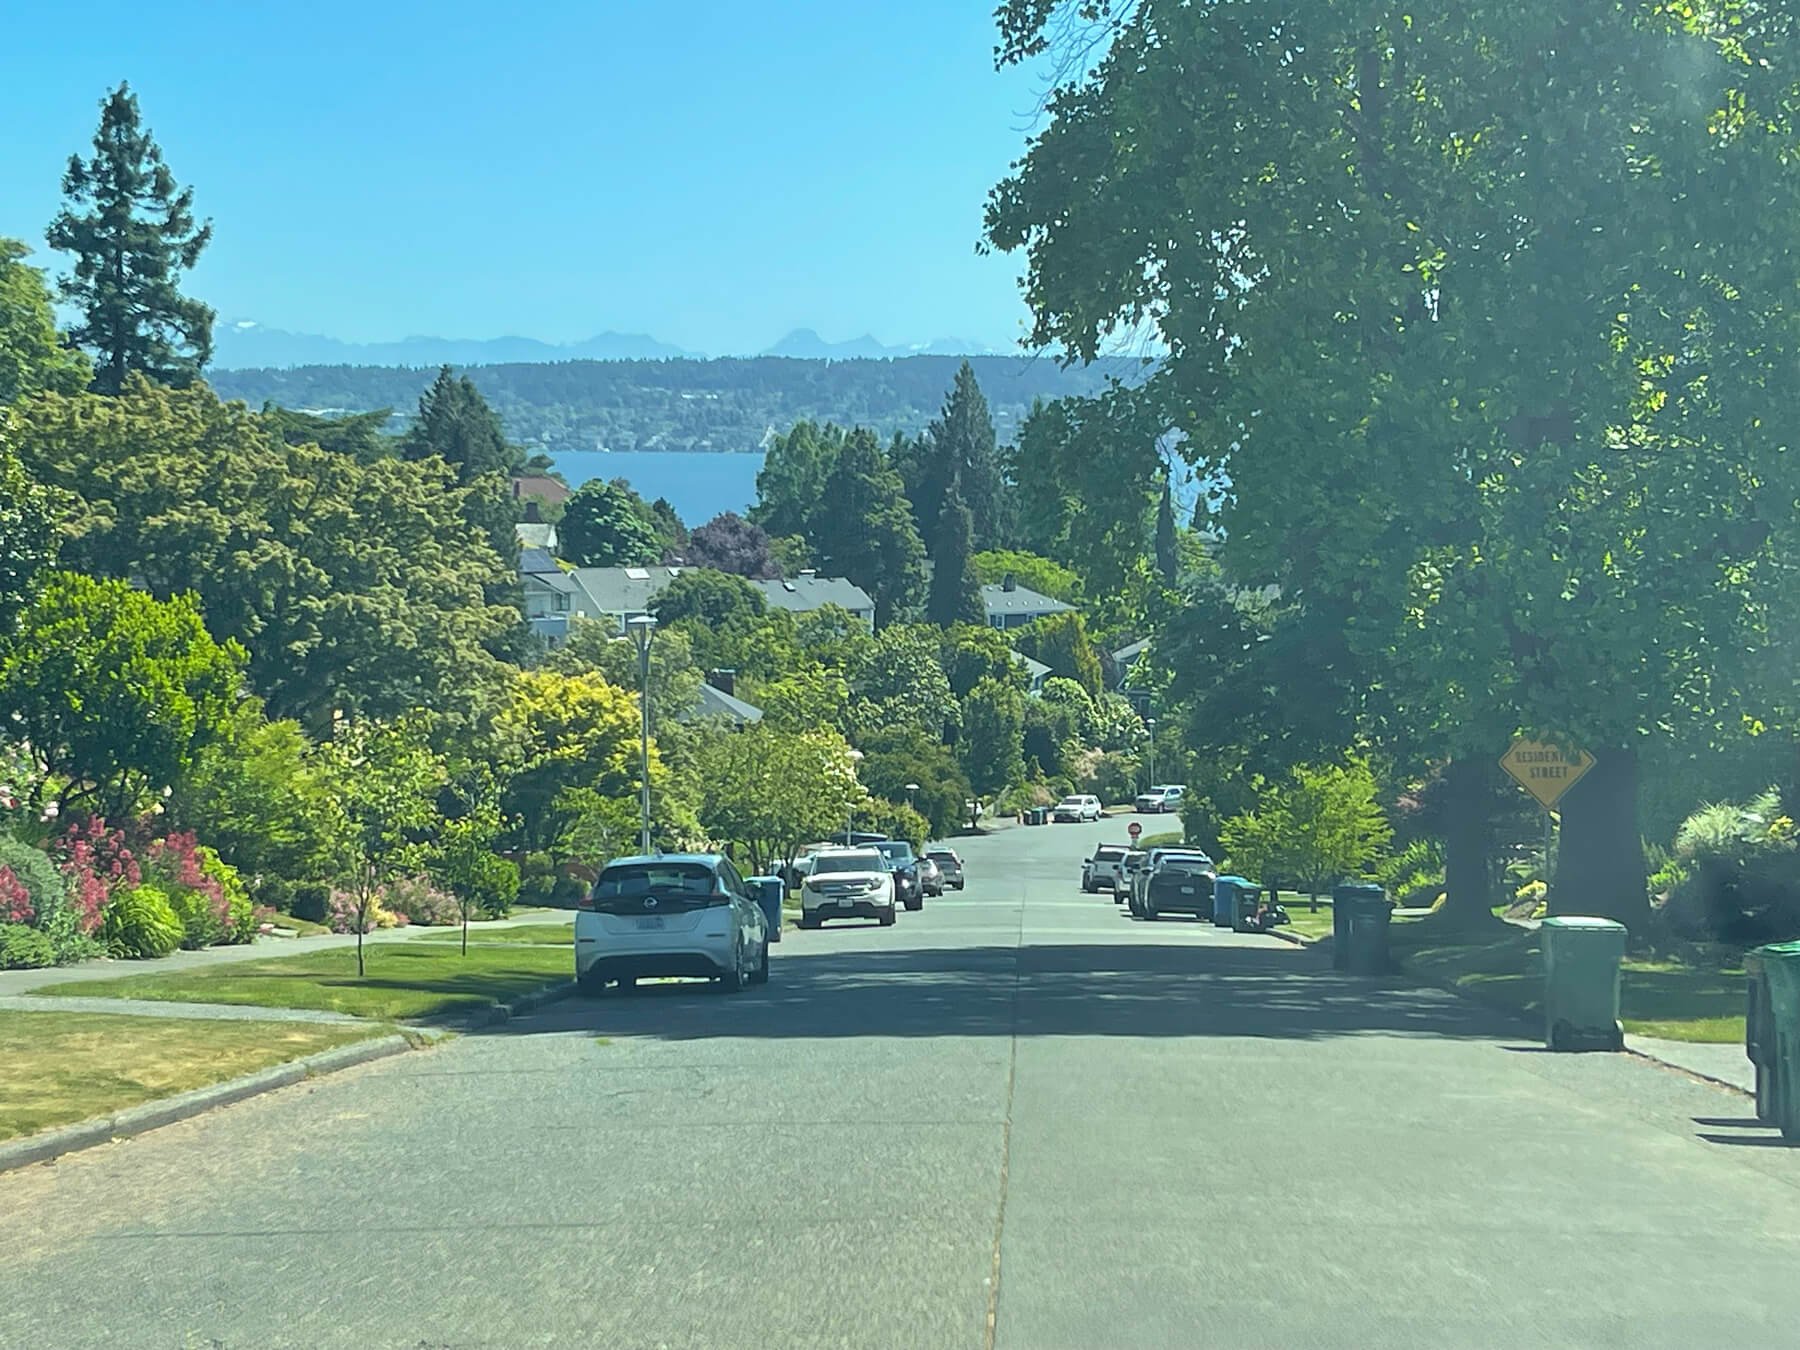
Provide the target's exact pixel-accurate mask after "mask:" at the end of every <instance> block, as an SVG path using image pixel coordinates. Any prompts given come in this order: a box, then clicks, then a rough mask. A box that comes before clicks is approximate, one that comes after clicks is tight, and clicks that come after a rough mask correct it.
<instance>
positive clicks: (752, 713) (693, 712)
mask: <svg viewBox="0 0 1800 1350" xmlns="http://www.w3.org/2000/svg"><path fill="white" fill-rule="evenodd" d="M703 717H722V718H726V719H728V720H729V721H732V722H736V723H737V724H738V725H739V726H743V725H744V724H746V723H749V722H760V721H762V717H763V711H762V709H761V708H759V707H757V706H756V705H755V704H754V703H746V702H744V700H743V699H741V698H737V697H735V696H733V695H731V694H728V693H726V692H725V691H724V690H723V689H714V688H713V687H712V686H711V685H710V684H703V685H701V686H700V694H699V697H698V698H696V699H695V700H694V706H693V707H692V708H690V709H689V710H688V711H687V712H686V713H684V714H683V715H682V717H681V720H682V721H683V722H692V721H697V720H699V719H700V718H703Z"/></svg>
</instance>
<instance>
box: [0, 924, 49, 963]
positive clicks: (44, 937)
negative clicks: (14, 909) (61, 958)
mask: <svg viewBox="0 0 1800 1350" xmlns="http://www.w3.org/2000/svg"><path fill="white" fill-rule="evenodd" d="M55 964H56V948H55V946H54V945H52V943H51V941H50V938H49V935H48V934H46V933H40V932H38V930H37V929H35V928H27V927H26V926H25V925H24V924H22V923H0V970H38V969H41V968H42V967H44V966H53V965H55Z"/></svg>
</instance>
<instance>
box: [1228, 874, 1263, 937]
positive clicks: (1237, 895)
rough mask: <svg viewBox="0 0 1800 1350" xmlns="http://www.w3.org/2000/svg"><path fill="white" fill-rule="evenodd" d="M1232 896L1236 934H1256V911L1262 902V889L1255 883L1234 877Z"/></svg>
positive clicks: (1232, 919) (1232, 921)
mask: <svg viewBox="0 0 1800 1350" xmlns="http://www.w3.org/2000/svg"><path fill="white" fill-rule="evenodd" d="M1232 880H1233V882H1234V883H1235V884H1234V885H1233V886H1232V896H1231V927H1232V930H1233V931H1234V932H1238V933H1254V932H1256V931H1257V927H1256V910H1257V906H1258V905H1259V904H1260V903H1261V901H1262V887H1261V886H1258V885H1257V884H1256V883H1255V882H1254V881H1245V880H1244V879H1243V878H1242V877H1234V878H1233V879H1232Z"/></svg>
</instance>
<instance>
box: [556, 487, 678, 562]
mask: <svg viewBox="0 0 1800 1350" xmlns="http://www.w3.org/2000/svg"><path fill="white" fill-rule="evenodd" d="M640 505H641V503H640V502H639V501H638V500H637V499H636V498H635V495H634V494H633V493H632V492H631V491H630V490H629V489H628V488H624V487H621V486H619V485H618V484H616V483H607V482H602V481H601V480H600V479H598V478H596V479H594V480H593V481H591V482H587V483H583V484H582V485H581V486H580V487H579V488H577V489H576V490H575V492H574V493H573V495H571V496H570V498H569V500H568V501H567V502H566V503H564V505H563V518H562V521H561V522H560V523H559V524H558V525H557V527H556V538H557V547H558V549H559V550H560V551H561V553H562V556H563V557H565V558H567V559H568V560H569V561H570V562H572V563H574V564H575V565H576V566H577V567H642V566H645V565H646V564H649V563H654V562H657V561H659V560H660V559H661V558H662V554H663V540H662V538H661V536H659V535H658V534H657V532H656V528H655V527H654V526H653V525H652V524H651V523H650V521H649V520H647V519H646V518H645V516H644V513H643V512H642V511H641V510H640V509H639V508H640Z"/></svg>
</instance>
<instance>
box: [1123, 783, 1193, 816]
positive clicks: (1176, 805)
mask: <svg viewBox="0 0 1800 1350" xmlns="http://www.w3.org/2000/svg"><path fill="white" fill-rule="evenodd" d="M1186 796H1187V789H1186V788H1185V787H1183V786H1182V785H1180V784H1179V783H1164V784H1162V785H1160V786H1158V787H1153V788H1149V789H1146V790H1145V791H1143V792H1140V793H1138V795H1137V800H1136V801H1135V802H1133V803H1132V805H1133V806H1134V807H1136V809H1137V811H1138V814H1139V815H1151V816H1157V815H1162V814H1163V813H1164V812H1166V811H1179V810H1181V802H1182V799H1183V798H1184V797H1186Z"/></svg>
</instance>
